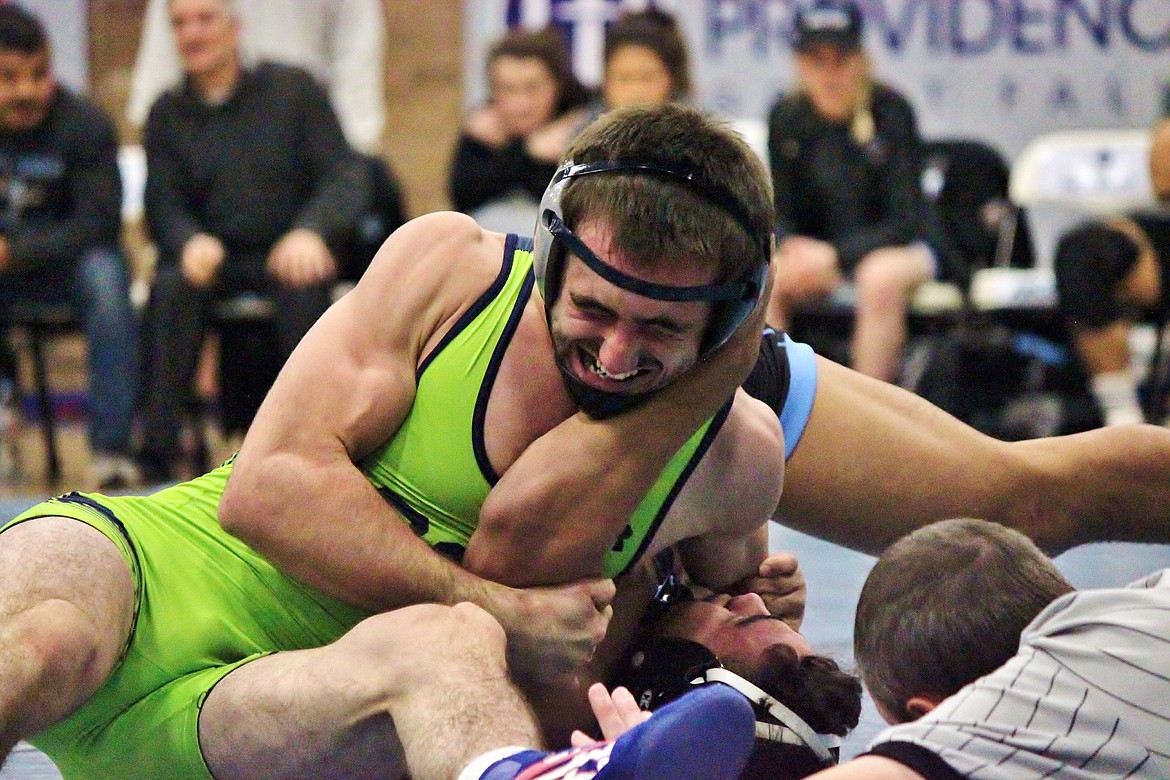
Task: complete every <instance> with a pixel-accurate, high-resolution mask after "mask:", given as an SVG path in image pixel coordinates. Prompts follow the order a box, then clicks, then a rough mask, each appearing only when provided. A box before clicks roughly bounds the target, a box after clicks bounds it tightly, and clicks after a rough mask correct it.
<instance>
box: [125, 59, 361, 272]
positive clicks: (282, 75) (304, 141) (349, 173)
mask: <svg viewBox="0 0 1170 780" xmlns="http://www.w3.org/2000/svg"><path fill="white" fill-rule="evenodd" d="M143 143H144V146H145V147H146V158H147V179H146V221H147V227H148V229H149V230H150V233H151V236H152V237H153V238H154V240H155V241H156V242H157V243H158V246H159V262H160V263H164V264H167V263H175V262H177V261H178V258H179V255H180V251H181V250H182V247H183V245H184V244H185V243H186V242H187V240H188V239H190V238H191V237H192V236H193V235H195V234H196V233H210V234H211V235H214V236H216V237H217V238H219V239H220V240H221V241H222V242H223V243H224V246H225V247H226V248H227V251H228V256H229V263H230V262H248V263H251V264H253V265H257V264H259V265H263V263H264V261H265V259H266V257H267V254H268V252H269V250H270V249H271V247H272V245H273V244H275V243H276V242H277V241H278V240H279V239H280V238H281V236H283V235H284V234H285V233H286V232H288V231H289V230H292V229H294V228H307V229H309V230H313V231H315V232H317V233H319V234H320V235H321V236H322V237H323V238H324V239H325V240H326V241H328V242H329V243H330V245H333V246H336V245H337V244H338V243H339V242H340V241H341V240H343V239H344V238H346V237H347V236H348V235H349V234H350V233H351V232H352V231H353V229H354V226H355V223H356V220H357V219H358V217H359V215H360V214H361V213H362V210H363V209H364V208H365V206H366V204H367V202H368V199H369V179H368V176H367V175H366V172H365V169H364V167H363V165H362V163H361V162H360V161H359V160H358V158H357V156H356V154H355V153H354V152H353V151H352V150H351V149H350V148H349V146H348V145H347V144H346V141H345V137H344V136H343V135H342V133H341V126H340V124H339V123H338V121H337V118H336V116H335V115H334V113H333V109H332V108H331V107H330V105H329V99H328V97H327V96H326V94H325V91H324V90H323V89H322V88H321V86H320V85H319V84H318V83H317V82H316V81H315V80H314V79H313V77H312V76H311V75H309V74H308V73H307V72H305V71H303V70H301V69H300V68H295V67H292V66H288V65H278V64H275V63H261V64H259V65H258V66H256V67H255V68H254V69H251V70H245V71H244V72H243V74H242V76H241V80H240V83H239V85H238V86H237V88H236V91H235V92H234V93H233V94H232V96H231V97H230V98H228V99H227V101H225V102H224V103H222V104H221V105H210V104H207V103H205V102H203V100H201V99H200V98H199V96H198V94H197V93H196V92H195V90H194V88H193V87H192V86H191V85H190V83H187V82H185V83H184V84H182V85H180V86H178V87H176V88H174V89H172V90H170V91H169V92H166V93H164V94H163V95H161V96H160V97H159V98H158V100H156V101H155V103H154V105H153V106H152V107H151V110H150V116H149V117H148V118H147V121H146V126H145V129H144V135H143Z"/></svg>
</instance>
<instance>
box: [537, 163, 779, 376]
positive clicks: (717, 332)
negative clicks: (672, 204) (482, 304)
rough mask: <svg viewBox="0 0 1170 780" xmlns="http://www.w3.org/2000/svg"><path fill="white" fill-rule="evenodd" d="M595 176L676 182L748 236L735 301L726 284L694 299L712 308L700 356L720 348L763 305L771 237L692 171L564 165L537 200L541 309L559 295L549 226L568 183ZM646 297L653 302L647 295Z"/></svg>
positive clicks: (558, 262) (556, 246)
mask: <svg viewBox="0 0 1170 780" xmlns="http://www.w3.org/2000/svg"><path fill="white" fill-rule="evenodd" d="M599 173H620V174H626V175H642V176H658V177H662V178H668V179H670V180H672V181H676V182H679V183H680V184H681V185H682V186H684V187H686V188H687V189H689V190H690V191H692V192H694V193H695V194H697V195H699V196H700V197H702V198H704V199H705V200H707V201H708V202H710V203H712V204H714V205H715V206H717V207H718V208H720V209H722V210H723V211H724V212H726V213H727V214H728V215H729V216H731V217H732V219H734V220H735V221H736V222H737V223H738V224H739V225H740V226H741V227H742V228H743V229H744V230H745V231H746V232H747V234H748V236H749V237H750V238H751V239H752V241H753V243H754V244H755V245H756V248H757V255H756V257H755V261H754V262H753V263H751V264H749V267H748V269H747V270H746V271H745V272H744V273H743V274H742V275H741V276H740V277H739V278H738V279H736V280H734V282H733V283H732V284H733V285H738V288H737V289H738V290H739V291H740V292H739V294H737V295H736V296H734V298H729V297H728V296H726V294H725V291H726V289H727V288H728V285H712V286H710V288H711V290H712V292H713V293H714V292H715V291H716V290H718V293H719V294H718V295H715V294H713V295H712V296H709V297H703V296H698V297H696V298H695V300H709V301H711V302H712V303H713V312H712V317H711V324H710V326H709V327H708V329H707V332H706V334H705V335H704V339H703V343H702V344H701V345H700V355H702V356H705V355H707V354H709V353H711V352H713V351H714V350H716V349H718V348H719V347H721V346H722V345H723V344H724V343H725V342H726V341H727V339H729V338H730V337H731V334H733V333H735V331H736V330H737V329H738V328H739V326H740V325H742V324H743V323H744V322H745V321H746V320H747V319H748V317H749V316H750V315H751V313H752V311H753V310H754V309H755V308H756V306H759V305H763V303H764V302H763V300H762V299H763V294H764V290H765V289H766V287H767V280H768V273H769V267H770V264H771V232H770V230H765V231H763V232H761V231H760V230H759V229H754V228H753V227H752V225H751V222H750V220H749V219H748V216H747V212H746V210H745V209H744V208H743V207H742V206H741V205H740V204H739V203H738V202H737V201H736V200H735V198H734V197H733V196H732V195H731V193H729V192H727V191H726V190H724V189H723V188H720V187H716V186H715V185H713V184H711V183H709V182H705V181H703V179H702V178H700V177H699V176H698V174H697V173H695V172H694V171H691V170H688V169H685V168H682V167H677V166H671V165H666V164H660V163H656V162H645V161H640V160H617V161H602V162H594V163H581V164H576V163H574V162H573V161H571V160H569V161H566V162H565V163H564V164H563V165H561V167H560V168H559V169H557V172H556V173H555V174H554V175H553V178H552V180H551V181H550V182H549V185H548V187H547V188H545V191H544V195H543V196H542V197H541V201H540V211H539V214H538V217H537V222H536V230H535V233H534V236H533V274H534V276H535V278H536V283H537V285H538V287H539V289H540V292H541V295H542V296H543V297H544V302H545V306H546V307H549V308H551V306H552V305H553V303H554V301H555V300H556V296H557V294H558V293H559V291H560V281H561V276H562V271H563V266H564V260H565V257H564V255H565V252H564V247H563V246H562V245H561V244H562V242H561V241H560V240H558V238H557V237H556V236H555V235H554V234H553V230H552V226H553V225H554V224H556V223H558V222H559V223H561V224H562V232H563V231H565V230H567V228H564V227H563V221H564V217H563V212H562V209H561V200H562V197H563V196H564V192H565V188H566V187H567V186H568V185H569V183H570V182H571V181H572V180H573V179H575V178H579V177H581V176H588V175H592V174H599ZM651 297H655V296H653V295H651Z"/></svg>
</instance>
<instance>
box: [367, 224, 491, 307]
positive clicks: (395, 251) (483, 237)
mask: <svg viewBox="0 0 1170 780" xmlns="http://www.w3.org/2000/svg"><path fill="white" fill-rule="evenodd" d="M504 240H505V236H504V235H502V234H500V233H493V232H491V231H488V230H484V229H483V228H482V227H480V226H479V224H478V223H476V221H475V220H474V219H472V218H471V217H469V216H467V215H466V214H459V213H457V212H453V211H437V212H433V213H430V214H424V215H422V216H420V217H416V218H414V219H412V220H410V221H409V222H407V223H406V224H405V225H403V226H402V227H400V228H399V229H398V230H396V231H394V233H393V234H391V236H390V237H389V238H387V239H386V241H385V243H383V244H382V247H381V248H380V249H379V250H378V253H377V254H376V255H375V256H374V259H373V262H371V264H370V267H369V269H368V270H367V271H366V274H365V275H364V276H363V278H362V284H364V285H367V286H369V285H375V284H376V285H378V286H386V287H388V288H390V289H391V290H394V289H397V290H400V291H402V290H412V289H413V290H416V291H419V292H425V293H426V294H432V293H438V292H442V293H444V294H456V295H458V294H459V291H460V290H461V288H463V287H464V286H466V287H468V288H469V289H482V288H483V287H484V286H485V284H486V283H490V282H491V280H492V279H493V278H494V277H495V275H496V274H497V273H498V272H499V269H500V265H501V263H502V261H503V253H504Z"/></svg>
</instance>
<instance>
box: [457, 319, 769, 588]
mask: <svg viewBox="0 0 1170 780" xmlns="http://www.w3.org/2000/svg"><path fill="white" fill-rule="evenodd" d="M762 326H763V307H762V306H761V307H758V309H757V311H756V312H754V313H753V315H752V316H751V317H750V318H749V319H748V320H747V321H746V322H745V323H744V324H743V326H742V327H741V328H740V329H739V330H738V332H737V333H735V334H734V335H733V336H732V338H731V339H730V340H729V341H728V342H727V343H726V344H725V345H724V346H723V347H722V348H720V349H719V350H718V351H717V352H716V353H714V354H713V355H711V356H710V357H709V358H708V359H707V360H705V361H702V362H700V363H699V364H697V365H696V366H695V367H694V368H692V369H691V370H689V371H688V372H686V373H685V374H684V375H683V376H682V377H680V378H679V379H678V380H677V381H675V382H673V383H672V384H671V385H669V386H668V387H666V388H665V389H664V390H662V391H661V392H660V393H659V394H658V395H656V396H655V397H654V398H652V399H651V400H649V401H647V402H646V403H644V404H642V405H641V406H638V407H636V408H634V409H632V410H630V411H627V412H624V413H622V414H619V415H617V416H615V417H611V418H609V419H606V420H596V419H594V418H592V417H590V416H589V415H587V414H585V413H584V412H578V413H577V414H575V415H573V416H572V417H570V418H568V419H567V420H565V421H564V422H563V423H561V424H560V425H558V426H556V427H555V428H553V429H552V430H550V431H549V432H548V433H546V434H544V435H543V436H541V437H540V438H538V439H537V440H536V441H535V442H533V443H532V444H531V445H530V446H529V447H528V448H527V449H526V450H525V451H524V453H522V454H521V456H520V457H519V458H518V459H517V460H516V462H515V463H514V464H513V465H512V466H511V467H510V468H509V469H508V470H507V472H506V473H505V474H504V475H503V476H502V478H501V479H500V481H499V482H498V483H497V484H496V486H495V487H494V488H493V490H492V492H491V493H490V494H489V495H488V498H487V501H485V502H484V506H483V509H482V511H481V513H480V523H479V527H478V529H477V530H476V532H475V533H474V534H473V535H472V538H471V543H470V544H469V545H468V548H467V553H466V555H465V556H464V564H465V565H466V566H468V567H469V568H471V569H473V570H474V571H477V572H479V573H480V574H482V575H483V576H485V577H489V578H491V579H498V580H500V581H501V582H507V583H508V584H511V585H516V586H520V585H527V584H531V583H535V582H542V581H544V582H547V581H549V580H548V578H549V577H553V578H555V579H554V580H552V581H564V580H566V579H575V578H578V577H586V576H596V575H597V574H598V573H599V572H600V570H601V569H600V567H601V561H602V556H603V555H604V553H605V551H606V550H607V549H609V547H610V546H611V545H612V544H613V542H614V540H615V539H617V538H618V535H619V534H620V533H621V531H622V529H623V528H624V527H625V524H626V523H627V522H628V520H629V518H630V516H631V515H633V513H634V511H635V510H636V509H637V507H638V504H639V503H641V501H642V498H643V497H644V496H645V495H646V493H647V492H648V491H649V490H650V488H651V487H652V486H653V485H654V482H655V481H656V480H657V479H658V476H659V475H660V474H661V472H662V470H663V468H665V466H666V464H667V463H668V462H669V461H670V459H671V457H673V456H674V454H675V453H676V452H677V451H678V450H679V448H680V447H682V445H683V444H684V443H685V442H686V441H687V440H688V439H689V438H690V437H691V435H692V434H693V433H694V432H695V431H696V430H697V429H698V427H699V426H700V425H701V424H702V423H703V422H704V421H705V420H707V419H708V418H709V417H711V416H712V415H713V414H714V413H715V412H716V411H717V410H718V409H719V408H720V407H721V406H722V405H723V403H724V402H725V401H726V400H727V399H728V398H730V397H731V396H732V394H733V393H734V392H735V390H736V388H737V387H738V386H739V385H740V384H741V383H742V382H743V380H744V379H746V378H747V375H748V373H750V371H751V369H752V367H753V366H754V365H755V361H756V358H757V357H758V355H759V345H760V331H761V329H762ZM721 436H722V434H721ZM706 460H707V459H706V458H704V461H706Z"/></svg>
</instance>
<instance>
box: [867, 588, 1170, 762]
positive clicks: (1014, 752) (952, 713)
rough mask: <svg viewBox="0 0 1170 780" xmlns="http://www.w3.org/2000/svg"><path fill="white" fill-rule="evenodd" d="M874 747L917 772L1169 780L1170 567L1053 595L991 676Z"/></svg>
mask: <svg viewBox="0 0 1170 780" xmlns="http://www.w3.org/2000/svg"><path fill="white" fill-rule="evenodd" d="M870 750H871V752H873V753H875V754H878V755H884V756H887V757H890V758H893V759H896V760H898V761H900V762H902V763H903V764H905V765H907V766H909V767H911V768H912V769H914V770H915V771H917V772H918V773H919V774H921V775H923V776H924V777H927V778H929V779H930V780H933V779H934V778H946V779H947V780H952V779H953V778H974V779H975V780H1031V779H1032V778H1048V777H1052V778H1073V779H1074V780H1087V779H1088V778H1122V777H1134V778H1170V569H1167V570H1163V571H1161V572H1158V573H1155V574H1152V575H1150V576H1149V577H1147V578H1146V579H1144V580H1142V581H1139V582H1135V583H1133V584H1132V585H1130V586H1129V587H1127V588H1111V589H1101V590H1084V591H1078V592H1075V593H1070V594H1068V595H1067V596H1064V597H1062V598H1060V599H1057V600H1056V601H1054V602H1053V603H1052V604H1050V605H1049V606H1048V608H1047V609H1045V610H1044V611H1043V612H1041V613H1040V615H1038V616H1037V617H1036V619H1035V620H1034V621H1032V623H1031V624H1030V625H1029V626H1028V628H1027V629H1025V630H1024V633H1023V635H1022V636H1021V638H1020V649H1019V652H1018V653H1017V654H1016V656H1015V658H1013V659H1012V660H1011V661H1009V662H1008V663H1006V664H1004V665H1003V666H1002V667H1000V668H999V669H998V670H997V671H995V672H994V673H992V674H989V675H987V676H985V677H982V678H980V679H979V680H976V681H975V682H974V683H972V684H971V685H968V686H967V687H965V688H963V689H962V690H961V691H959V692H958V693H956V694H955V695H954V696H952V697H950V698H948V699H947V700H946V701H944V702H943V703H942V704H940V705H939V706H938V707H937V708H935V709H934V710H933V711H932V712H931V713H929V714H928V715H926V716H925V717H923V718H921V719H920V720H917V721H915V722H913V723H907V724H903V725H899V726H895V727H893V728H891V729H887V730H886V731H884V732H882V734H880V735H878V737H877V738H876V739H875V740H874V742H873V743H872V745H871V746H870Z"/></svg>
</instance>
